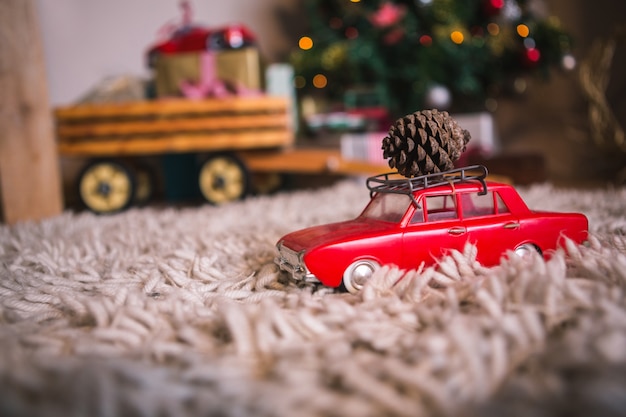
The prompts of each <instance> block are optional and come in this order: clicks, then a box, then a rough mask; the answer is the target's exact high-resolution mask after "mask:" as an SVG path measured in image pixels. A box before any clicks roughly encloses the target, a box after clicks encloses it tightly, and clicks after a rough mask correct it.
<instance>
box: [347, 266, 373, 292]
mask: <svg viewBox="0 0 626 417" xmlns="http://www.w3.org/2000/svg"><path fill="white" fill-rule="evenodd" d="M378 268H380V264H379V263H378V262H376V261H373V260H371V259H359V260H358V261H355V262H353V263H352V264H350V266H349V267H348V268H346V270H345V272H344V273H343V286H344V287H345V289H346V290H347V291H348V292H349V293H352V294H356V293H358V292H359V291H361V289H362V288H363V286H364V285H365V283H366V282H367V281H368V280H369V279H370V278H371V277H372V275H373V274H374V272H375V271H376V270H377V269H378Z"/></svg>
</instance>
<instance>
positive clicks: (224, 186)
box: [198, 154, 250, 204]
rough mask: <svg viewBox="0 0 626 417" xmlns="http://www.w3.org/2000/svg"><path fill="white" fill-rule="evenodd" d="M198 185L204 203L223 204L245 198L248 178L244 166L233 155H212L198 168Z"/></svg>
mask: <svg viewBox="0 0 626 417" xmlns="http://www.w3.org/2000/svg"><path fill="white" fill-rule="evenodd" d="M198 185H199V187H200V193H201V194H202V196H203V197H204V199H205V200H206V201H208V202H209V203H211V204H224V203H228V202H231V201H235V200H241V199H243V198H244V197H245V196H246V194H247V193H248V189H249V187H250V176H249V174H248V172H247V170H246V168H245V166H244V164H243V163H242V162H241V161H240V160H239V159H238V158H237V157H235V156H234V155H230V154H218V155H212V156H210V157H209V158H208V159H207V160H206V161H205V162H204V163H203V164H202V166H201V167H200V173H199V175H198Z"/></svg>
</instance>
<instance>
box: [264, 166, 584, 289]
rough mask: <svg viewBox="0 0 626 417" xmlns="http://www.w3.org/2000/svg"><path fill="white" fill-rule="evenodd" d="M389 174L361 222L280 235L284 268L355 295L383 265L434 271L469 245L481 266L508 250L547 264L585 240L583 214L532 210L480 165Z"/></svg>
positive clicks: (372, 181) (375, 184)
mask: <svg viewBox="0 0 626 417" xmlns="http://www.w3.org/2000/svg"><path fill="white" fill-rule="evenodd" d="M391 175H392V174H383V175H378V176H375V177H370V178H368V180H367V187H368V188H369V190H370V194H371V196H372V198H371V201H370V203H369V204H368V205H367V207H366V208H365V210H364V211H363V213H361V215H360V216H359V217H357V218H356V219H354V220H349V221H345V222H340V223H333V224H327V225H321V226H314V227H310V228H307V229H303V230H299V231H296V232H293V233H289V234H287V235H285V236H283V237H282V238H281V239H280V240H279V241H278V243H277V245H276V247H277V249H278V254H279V255H278V257H277V258H276V260H275V262H276V263H277V264H278V266H279V267H280V269H282V270H285V271H288V272H290V273H291V274H292V276H293V277H294V278H295V279H300V280H307V281H313V282H316V281H319V282H321V283H322V284H324V285H326V286H329V287H339V286H340V285H341V284H343V285H344V287H345V289H346V290H348V291H349V292H357V291H359V290H360V289H361V288H362V287H363V284H364V283H365V281H367V279H369V278H370V277H371V276H372V274H373V272H374V271H375V270H376V269H377V268H379V267H380V265H384V264H393V265H396V266H398V267H400V268H403V269H415V268H418V267H420V265H422V264H425V265H432V264H434V263H436V262H437V259H439V258H441V257H442V256H443V255H445V253H446V251H449V250H451V249H456V250H459V251H462V250H463V247H464V246H465V244H466V243H467V242H471V243H473V244H475V245H476V246H477V249H478V255H477V260H478V261H479V262H480V263H481V264H482V265H485V266H492V265H497V264H498V263H499V262H500V260H501V257H502V256H503V255H504V254H505V253H506V252H507V251H509V250H512V251H515V252H516V253H517V254H519V255H525V254H527V253H529V252H530V251H537V252H539V253H540V254H543V255H544V256H546V257H547V256H549V254H550V251H553V250H554V249H556V248H557V246H559V245H560V244H561V243H562V241H563V239H565V238H569V239H572V240H573V241H574V242H576V243H579V244H580V243H582V242H584V241H585V240H586V239H587V232H588V221H587V218H586V217H585V216H584V215H582V214H579V213H549V212H538V211H531V210H530V209H529V208H528V207H527V206H526V204H525V203H524V201H523V200H522V198H521V197H520V196H519V194H518V193H517V191H516V190H515V189H514V188H513V187H512V186H510V185H508V184H501V183H496V182H491V181H486V180H485V178H486V176H487V169H486V168H485V167H483V166H478V165H477V166H471V167H465V168H459V169H454V170H451V171H447V172H445V173H437V174H429V175H424V176H420V177H415V178H411V179H407V178H403V179H393V178H392V177H391Z"/></svg>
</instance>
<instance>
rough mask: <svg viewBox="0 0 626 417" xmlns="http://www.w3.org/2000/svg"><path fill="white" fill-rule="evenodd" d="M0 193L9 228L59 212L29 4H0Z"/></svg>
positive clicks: (24, 0) (14, 0) (5, 0)
mask: <svg viewBox="0 0 626 417" xmlns="http://www.w3.org/2000/svg"><path fill="white" fill-rule="evenodd" d="M0 193H1V194H2V206H3V212H4V220H5V221H6V222H7V223H9V224H11V223H15V222H18V221H25V220H38V219H41V218H44V217H49V216H54V215H57V214H59V213H61V211H62V209H63V199H62V191H61V178H60V172H59V157H58V153H57V149H56V144H55V139H54V128H53V120H52V112H51V109H50V105H49V101H48V92H47V85H46V74H45V67H44V58H43V46H42V43H41V36H40V32H39V27H38V24H37V15H36V10H35V6H34V1H33V0H2V1H0Z"/></svg>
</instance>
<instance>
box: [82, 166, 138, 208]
mask: <svg viewBox="0 0 626 417" xmlns="http://www.w3.org/2000/svg"><path fill="white" fill-rule="evenodd" d="M132 188H133V186H132V182H131V179H130V176H129V174H128V172H127V171H126V170H125V169H124V168H122V167H121V166H119V165H117V164H114V163H110V162H102V163H96V164H94V165H93V166H91V167H90V168H88V169H87V170H86V171H85V172H84V173H83V175H82V177H81V179H80V185H79V192H80V197H81V199H82V200H83V202H84V203H85V205H86V206H87V207H88V208H89V209H91V210H93V211H95V212H97V213H110V212H114V211H118V210H121V209H123V208H125V207H126V206H127V205H128V204H129V203H130V200H131V198H132V194H133V192H132Z"/></svg>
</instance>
